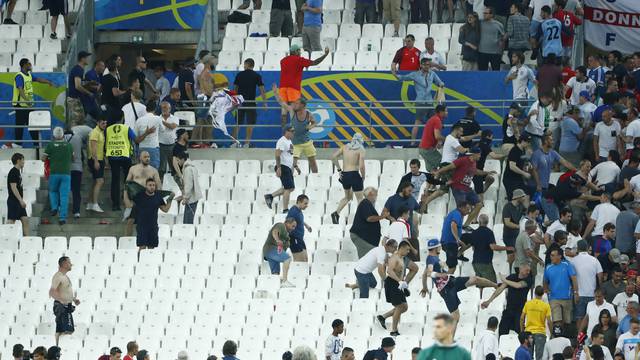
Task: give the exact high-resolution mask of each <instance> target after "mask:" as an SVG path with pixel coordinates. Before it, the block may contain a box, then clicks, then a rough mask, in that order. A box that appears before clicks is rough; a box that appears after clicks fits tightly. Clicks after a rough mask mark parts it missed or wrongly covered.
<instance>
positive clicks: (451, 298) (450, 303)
mask: <svg viewBox="0 0 640 360" xmlns="http://www.w3.org/2000/svg"><path fill="white" fill-rule="evenodd" d="M427 250H429V255H428V256H427V267H426V268H425V269H424V273H422V290H420V295H421V296H422V297H425V296H426V295H427V294H428V293H429V290H428V289H427V282H428V279H429V278H431V279H432V280H433V286H435V288H436V290H437V291H438V293H439V294H440V296H442V299H443V300H444V302H445V304H446V306H447V309H448V310H449V312H450V313H451V316H453V319H454V320H455V326H454V334H455V328H456V327H457V325H458V321H459V320H460V311H458V306H460V299H459V298H458V292H459V291H462V290H464V289H466V288H468V287H469V286H477V287H479V288H485V287H492V288H497V287H498V285H497V284H496V283H494V282H492V281H489V280H487V279H485V278H481V277H479V276H470V277H468V276H461V277H457V278H456V277H455V276H453V275H450V273H447V272H446V271H445V268H446V265H445V264H443V263H441V262H440V242H439V241H438V239H431V240H429V241H427Z"/></svg>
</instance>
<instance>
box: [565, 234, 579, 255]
mask: <svg viewBox="0 0 640 360" xmlns="http://www.w3.org/2000/svg"><path fill="white" fill-rule="evenodd" d="M580 240H582V236H580V235H573V234H572V233H569V234H567V243H566V244H565V245H563V246H561V247H560V248H561V249H562V250H563V251H564V250H568V249H570V250H571V251H573V252H576V251H577V249H578V241H580Z"/></svg>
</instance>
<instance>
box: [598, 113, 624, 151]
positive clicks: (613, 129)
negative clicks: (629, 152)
mask: <svg viewBox="0 0 640 360" xmlns="http://www.w3.org/2000/svg"><path fill="white" fill-rule="evenodd" d="M620 130H622V129H621V128H620V123H618V122H617V121H612V122H611V125H607V124H605V123H604V121H600V122H599V123H597V124H596V128H595V129H594V130H593V136H597V137H598V156H601V157H605V158H606V157H607V156H609V150H616V149H617V148H618V141H617V140H618V135H620ZM614 133H615V135H613V134H614Z"/></svg>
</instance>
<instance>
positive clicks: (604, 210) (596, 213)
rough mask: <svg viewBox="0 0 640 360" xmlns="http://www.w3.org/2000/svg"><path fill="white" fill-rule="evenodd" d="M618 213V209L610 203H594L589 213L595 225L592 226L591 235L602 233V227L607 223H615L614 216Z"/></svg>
mask: <svg viewBox="0 0 640 360" xmlns="http://www.w3.org/2000/svg"><path fill="white" fill-rule="evenodd" d="M618 214H620V210H619V209H618V208H617V207H615V205H613V204H611V203H604V204H599V205H596V207H595V208H593V212H592V213H591V219H593V220H595V221H596V225H595V227H594V228H593V232H592V233H591V234H592V235H602V228H603V227H604V226H605V225H606V224H607V223H612V224H614V225H615V223H616V218H617V217H618Z"/></svg>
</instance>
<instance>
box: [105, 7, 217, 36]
mask: <svg viewBox="0 0 640 360" xmlns="http://www.w3.org/2000/svg"><path fill="white" fill-rule="evenodd" d="M206 5H207V0H134V1H131V0H127V1H124V0H95V20H96V29H98V30H188V29H200V28H201V27H202V20H203V19H204V14H205V13H206Z"/></svg>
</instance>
